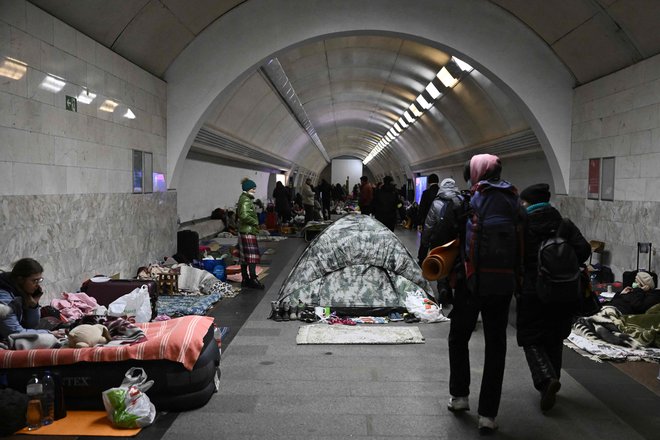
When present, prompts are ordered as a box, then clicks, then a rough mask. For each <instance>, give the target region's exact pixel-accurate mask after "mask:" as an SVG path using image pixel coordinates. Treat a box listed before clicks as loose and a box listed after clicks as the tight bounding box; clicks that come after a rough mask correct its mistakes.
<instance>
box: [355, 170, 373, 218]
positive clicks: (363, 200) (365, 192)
mask: <svg viewBox="0 0 660 440" xmlns="http://www.w3.org/2000/svg"><path fill="white" fill-rule="evenodd" d="M360 182H361V183H360V189H359V190H360V194H359V199H358V205H359V206H360V213H361V214H364V215H370V214H371V213H372V212H371V201H372V200H373V198H374V186H373V185H372V184H371V182H369V178H368V177H367V176H362V177H360Z"/></svg>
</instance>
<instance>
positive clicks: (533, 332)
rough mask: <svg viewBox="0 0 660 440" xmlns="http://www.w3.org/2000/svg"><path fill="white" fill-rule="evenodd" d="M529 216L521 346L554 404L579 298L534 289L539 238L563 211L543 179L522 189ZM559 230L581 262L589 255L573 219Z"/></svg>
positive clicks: (548, 403)
mask: <svg viewBox="0 0 660 440" xmlns="http://www.w3.org/2000/svg"><path fill="white" fill-rule="evenodd" d="M520 199H521V201H522V204H523V206H524V207H525V210H526V211H527V219H526V224H525V240H524V243H525V252H524V255H525V256H524V266H525V270H524V277H523V284H522V289H521V293H520V295H518V297H517V298H516V299H517V302H516V304H517V339H518V345H519V346H521V347H523V350H524V351H525V358H526V359H527V364H528V365H529V369H530V371H531V373H532V381H533V382H534V388H536V389H537V390H538V391H539V392H540V393H541V410H542V411H547V410H549V409H550V408H552V407H553V406H554V404H555V394H557V391H559V388H560V387H561V384H560V382H559V377H560V374H561V365H562V349H563V345H564V343H563V341H564V339H565V338H566V337H567V336H568V335H569V334H570V332H571V326H572V323H573V316H574V314H575V312H576V310H577V301H576V303H575V304H570V303H568V304H561V305H558V306H555V305H549V304H547V303H544V302H542V301H541V300H540V299H539V297H538V295H537V292H536V282H537V271H538V250H539V247H540V245H541V243H542V242H543V241H544V240H546V239H547V238H549V237H551V236H554V235H555V234H556V231H557V230H558V228H559V226H560V225H561V224H562V216H561V214H560V213H559V211H557V209H555V208H554V207H553V206H552V205H550V203H549V201H550V187H549V185H547V184H545V183H539V184H535V185H532V186H530V187H528V188H526V189H525V190H523V192H522V193H520ZM561 235H562V237H563V238H564V239H566V240H567V241H568V243H569V244H570V245H571V246H572V247H573V249H574V250H575V254H576V256H577V258H578V261H579V262H580V263H582V262H584V261H585V260H587V259H588V258H589V254H590V253H591V247H590V245H589V243H588V242H587V240H585V239H584V237H583V236H582V233H581V232H580V230H579V229H578V228H577V226H575V225H574V224H573V223H572V222H571V221H570V220H568V219H566V220H564V224H563V225H562V229H561Z"/></svg>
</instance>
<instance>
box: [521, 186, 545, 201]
mask: <svg viewBox="0 0 660 440" xmlns="http://www.w3.org/2000/svg"><path fill="white" fill-rule="evenodd" d="M520 198H521V199H522V200H524V201H526V202H527V203H529V204H530V205H534V204H536V203H543V202H549V201H550V185H548V184H547V183H536V184H534V185H531V186H528V187H527V188H525V189H524V190H523V192H521V193H520Z"/></svg>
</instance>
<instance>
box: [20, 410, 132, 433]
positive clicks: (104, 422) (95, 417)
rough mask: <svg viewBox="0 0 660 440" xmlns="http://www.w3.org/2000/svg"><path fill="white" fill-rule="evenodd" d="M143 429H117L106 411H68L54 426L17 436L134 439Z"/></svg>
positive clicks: (25, 430) (24, 429)
mask: <svg viewBox="0 0 660 440" xmlns="http://www.w3.org/2000/svg"><path fill="white" fill-rule="evenodd" d="M141 430H142V428H136V429H120V428H115V427H113V426H112V424H111V423H110V420H108V417H107V415H106V413H105V411H68V412H67V415H66V417H64V418H63V419H60V420H55V421H54V422H53V423H52V424H50V425H46V426H42V427H41V428H39V429H37V430H35V431H28V430H27V428H23V429H22V430H20V431H18V432H17V434H29V435H75V436H80V435H85V436H88V435H91V436H99V437H133V436H135V435H137V434H138V433H139V432H140V431H141Z"/></svg>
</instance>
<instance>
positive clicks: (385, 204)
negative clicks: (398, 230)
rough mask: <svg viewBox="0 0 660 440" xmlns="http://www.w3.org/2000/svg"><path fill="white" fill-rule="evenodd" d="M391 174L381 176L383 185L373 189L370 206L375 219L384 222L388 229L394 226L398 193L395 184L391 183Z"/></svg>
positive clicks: (392, 228)
mask: <svg viewBox="0 0 660 440" xmlns="http://www.w3.org/2000/svg"><path fill="white" fill-rule="evenodd" d="M393 180H394V179H393V178H392V177H391V176H385V177H384V178H383V186H382V187H380V188H379V189H377V190H376V191H374V198H373V200H372V201H371V207H372V210H373V214H374V217H376V220H378V221H379V222H381V223H382V224H384V225H385V226H387V227H388V228H389V230H390V231H394V227H395V226H396V216H397V208H398V205H399V194H398V193H397V191H396V186H395V185H394V184H393V183H392V181H393Z"/></svg>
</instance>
